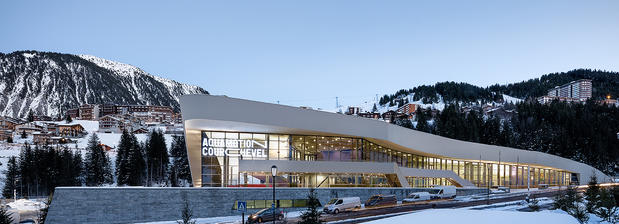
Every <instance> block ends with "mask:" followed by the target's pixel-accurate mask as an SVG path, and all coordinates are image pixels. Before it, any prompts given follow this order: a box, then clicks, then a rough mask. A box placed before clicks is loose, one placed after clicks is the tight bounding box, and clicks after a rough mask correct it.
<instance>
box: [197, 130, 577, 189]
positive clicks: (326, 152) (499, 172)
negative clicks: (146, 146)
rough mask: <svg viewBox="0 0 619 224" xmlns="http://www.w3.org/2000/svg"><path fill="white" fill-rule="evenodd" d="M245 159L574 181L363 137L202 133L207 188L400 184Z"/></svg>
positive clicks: (552, 172)
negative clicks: (253, 167) (244, 164)
mask: <svg viewBox="0 0 619 224" xmlns="http://www.w3.org/2000/svg"><path fill="white" fill-rule="evenodd" d="M240 160H297V161H346V162H393V163H396V164H397V165H398V166H400V167H408V168H419V169H435V170H451V171H453V172H454V173H456V174H457V175H458V176H460V177H462V178H463V179H466V180H468V181H470V182H471V183H473V184H474V185H476V186H478V187H487V186H488V185H489V186H490V187H497V186H508V187H511V188H523V187H525V188H526V187H527V178H530V180H531V182H530V184H531V187H535V186H537V185H538V184H548V185H569V184H570V179H571V174H570V173H569V172H566V171H562V170H556V169H551V168H545V167H537V166H528V165H526V164H517V163H501V162H492V161H490V162H489V161H471V160H459V159H455V158H440V157H428V156H422V155H416V154H412V153H408V152H402V151H398V150H395V149H391V148H388V147H384V146H381V145H379V144H376V143H374V142H372V141H369V140H367V139H363V138H353V137H336V136H315V135H285V134H267V133H239V132H218V131H202V186H205V187H252V186H253V187H264V186H272V184H273V183H275V185H276V186H277V187H316V186H320V187H398V183H399V182H398V181H397V177H395V175H393V174H380V173H376V174H355V173H346V174H322V173H283V174H280V175H279V176H277V177H276V178H275V180H272V177H271V174H270V173H256V172H241V171H239V161H240ZM406 179H407V180H408V182H409V184H410V186H411V187H431V186H433V185H452V184H453V183H452V181H451V180H450V179H448V178H428V177H406Z"/></svg>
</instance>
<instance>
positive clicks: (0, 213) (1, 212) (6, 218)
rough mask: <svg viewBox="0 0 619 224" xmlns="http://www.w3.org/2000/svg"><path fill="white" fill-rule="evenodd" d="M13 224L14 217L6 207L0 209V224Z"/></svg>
mask: <svg viewBox="0 0 619 224" xmlns="http://www.w3.org/2000/svg"><path fill="white" fill-rule="evenodd" d="M13 222H14V220H13V217H11V215H10V214H9V212H8V211H7V210H6V207H4V206H2V207H0V224H12V223H13Z"/></svg>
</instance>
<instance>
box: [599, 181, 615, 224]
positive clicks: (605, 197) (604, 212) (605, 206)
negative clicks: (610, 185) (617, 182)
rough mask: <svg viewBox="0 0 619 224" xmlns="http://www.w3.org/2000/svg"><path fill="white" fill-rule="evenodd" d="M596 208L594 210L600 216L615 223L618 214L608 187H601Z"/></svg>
mask: <svg viewBox="0 0 619 224" xmlns="http://www.w3.org/2000/svg"><path fill="white" fill-rule="evenodd" d="M597 207H598V209H597V210H596V211H595V214H597V215H598V216H599V217H600V218H602V219H603V220H604V221H607V222H609V223H616V222H617V221H619V220H617V218H619V217H618V215H619V214H617V211H618V208H617V204H616V203H615V198H614V196H613V193H612V192H611V191H610V190H609V189H605V188H604V189H601V190H600V195H599V200H598V205H597Z"/></svg>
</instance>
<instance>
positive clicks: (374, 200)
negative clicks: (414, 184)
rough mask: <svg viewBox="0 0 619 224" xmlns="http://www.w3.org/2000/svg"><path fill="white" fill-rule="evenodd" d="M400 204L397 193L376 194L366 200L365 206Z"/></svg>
mask: <svg viewBox="0 0 619 224" xmlns="http://www.w3.org/2000/svg"><path fill="white" fill-rule="evenodd" d="M395 204H398V200H397V199H396V197H395V195H382V194H378V195H374V196H372V197H370V198H369V199H368V200H367V201H366V202H365V207H366V208H367V207H375V206H383V205H395Z"/></svg>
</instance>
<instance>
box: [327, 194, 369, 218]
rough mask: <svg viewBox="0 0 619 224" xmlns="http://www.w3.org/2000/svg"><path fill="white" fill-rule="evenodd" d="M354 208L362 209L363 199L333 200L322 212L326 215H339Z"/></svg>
mask: <svg viewBox="0 0 619 224" xmlns="http://www.w3.org/2000/svg"><path fill="white" fill-rule="evenodd" d="M354 208H361V199H359V197H348V198H333V199H331V200H330V201H329V203H327V204H326V205H325V207H324V208H323V209H322V210H323V211H324V212H326V213H333V214H337V213H340V212H343V211H346V210H348V209H354Z"/></svg>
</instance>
